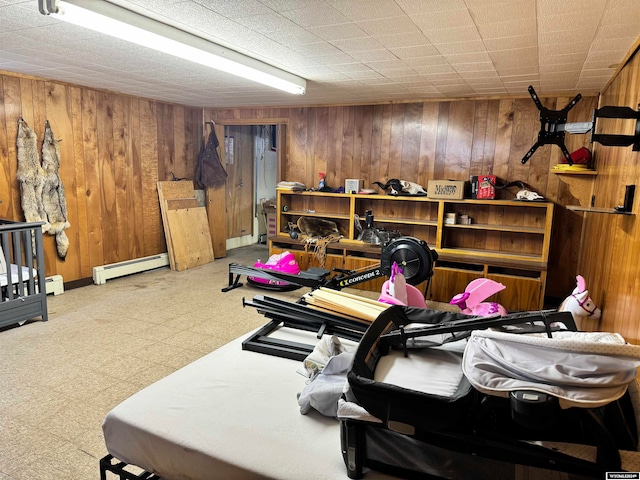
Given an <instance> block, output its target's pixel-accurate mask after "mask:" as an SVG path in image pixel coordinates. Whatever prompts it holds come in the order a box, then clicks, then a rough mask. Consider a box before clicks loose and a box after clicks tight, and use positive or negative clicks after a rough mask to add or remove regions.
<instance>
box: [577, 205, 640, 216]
mask: <svg viewBox="0 0 640 480" xmlns="http://www.w3.org/2000/svg"><path fill="white" fill-rule="evenodd" d="M567 210H571V211H574V212H587V213H608V214H611V215H635V214H634V213H633V212H625V211H622V210H616V209H615V208H589V207H581V206H579V205H568V206H567Z"/></svg>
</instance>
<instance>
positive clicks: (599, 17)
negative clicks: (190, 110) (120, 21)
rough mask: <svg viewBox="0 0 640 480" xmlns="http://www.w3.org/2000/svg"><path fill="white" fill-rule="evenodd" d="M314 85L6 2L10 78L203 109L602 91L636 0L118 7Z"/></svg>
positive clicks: (634, 20)
mask: <svg viewBox="0 0 640 480" xmlns="http://www.w3.org/2000/svg"><path fill="white" fill-rule="evenodd" d="M111 3H115V4H117V5H120V6H122V7H125V8H127V9H130V10H133V11H135V12H138V13H141V14H143V15H146V16H148V17H151V18H153V19H156V20H159V21H161V22H163V23H166V24H169V25H172V26H174V27H177V28H180V29H183V30H186V31H188V32H190V33H193V34H195V35H198V36H201V37H204V38H206V39H209V40H211V41H214V42H217V43H219V44H221V45H223V46H225V47H228V48H231V49H234V50H236V51H238V52H240V53H243V54H245V55H249V56H251V57H254V58H256V59H259V60H261V61H263V62H266V63H268V64H271V65H273V66H276V67H278V68H281V69H283V70H286V71H288V72H291V73H294V74H296V75H299V76H301V77H303V78H305V79H306V80H307V93H306V95H304V96H297V95H290V94H287V93H281V92H279V91H276V90H273V89H271V88H269V87H264V86H262V85H258V84H254V83H253V82H250V81H247V80H242V79H238V78H236V77H233V76H230V75H228V74H224V73H220V72H217V71H214V70H210V69H208V68H206V67H203V66H199V65H194V64H191V63H189V62H187V61H184V60H180V59H176V58H173V57H170V56H167V55H164V54H161V53H157V52H155V51H151V50H148V49H145V48H143V47H139V46H135V45H132V44H129V43H127V42H124V41H122V40H116V39H113V38H111V37H108V36H105V35H102V34H98V33H94V32H92V31H90V30H87V29H83V28H81V27H76V26H73V25H68V24H66V23H64V22H61V21H59V20H57V19H55V18H52V17H48V16H44V15H41V14H40V12H39V11H38V6H37V0H0V25H1V27H0V71H5V72H14V73H19V74H27V75H32V76H35V77H39V78H45V79H52V80H58V81H62V82H68V83H72V84H75V85H82V86H88V87H92V88H98V89H106V90H110V91H114V92H120V93H125V94H130V95H135V96H140V97H146V98H152V99H158V100H163V101H167V102H174V103H179V104H183V105H191V106H198V107H242V106H267V105H273V106H293V105H295V106H298V105H299V106H303V105H328V104H356V103H378V102H389V101H414V100H425V99H432V98H433V99H439V98H458V97H487V96H505V95H527V87H528V86H529V85H533V86H534V87H535V89H536V91H537V92H538V94H540V95H547V94H548V95H564V94H566V95H575V94H576V93H582V94H583V95H587V94H594V93H597V92H599V91H600V90H601V89H602V88H603V87H604V86H605V85H606V83H607V82H608V81H609V79H610V78H611V76H612V74H613V73H614V72H615V70H616V67H617V66H618V64H619V63H620V62H622V61H623V60H624V59H625V58H626V55H627V53H628V52H629V50H630V49H631V48H634V47H635V46H637V41H638V38H639V37H640V1H638V0H524V1H498V0H111Z"/></svg>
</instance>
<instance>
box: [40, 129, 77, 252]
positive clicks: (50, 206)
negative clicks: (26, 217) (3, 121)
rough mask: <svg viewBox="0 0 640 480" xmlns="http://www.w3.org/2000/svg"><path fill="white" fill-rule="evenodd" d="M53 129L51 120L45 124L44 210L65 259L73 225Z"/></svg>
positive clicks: (43, 145) (43, 144) (43, 163)
mask: <svg viewBox="0 0 640 480" xmlns="http://www.w3.org/2000/svg"><path fill="white" fill-rule="evenodd" d="M59 142H60V140H56V139H55V137H54V136H53V131H51V126H50V125H49V120H47V121H46V122H45V124H44V140H43V142H42V169H43V170H44V187H43V189H42V200H43V204H44V211H45V213H46V214H47V220H49V224H50V227H49V233H50V234H51V235H55V236H56V249H57V251H58V256H59V257H60V258H61V259H63V260H64V259H65V257H66V256H67V250H68V249H69V239H68V238H67V234H66V233H64V231H65V230H66V229H67V228H69V227H70V226H71V224H70V223H69V221H68V220H67V218H68V215H67V199H66V197H65V192H64V186H63V185H62V180H60V175H59V174H58V170H59V169H60V147H59V146H58V143H59Z"/></svg>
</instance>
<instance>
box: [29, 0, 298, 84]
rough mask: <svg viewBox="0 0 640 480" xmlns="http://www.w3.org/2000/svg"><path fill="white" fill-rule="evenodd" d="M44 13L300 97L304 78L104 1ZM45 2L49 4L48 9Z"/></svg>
mask: <svg viewBox="0 0 640 480" xmlns="http://www.w3.org/2000/svg"><path fill="white" fill-rule="evenodd" d="M38 2H39V8H40V12H41V13H43V14H45V15H51V16H53V17H56V18H58V19H60V20H64V21H65V22H69V23H72V24H74V25H79V26H81V27H84V28H89V29H91V30H94V31H96V32H100V33H104V34H106V35H110V36H112V37H116V38H120V39H122V40H126V41H128V42H132V43H136V44H138V45H142V46H144V47H147V48H152V49H153V50H157V51H159V52H163V53H167V54H169V55H173V56H175V57H178V58H182V59H185V60H189V61H190V62H194V63H198V64H200V65H204V66H206V67H210V68H215V69H216V70H221V71H223V72H227V73H231V74H233V75H236V76H238V77H242V78H246V79H247V80H252V81H254V82H258V83H261V84H263V85H267V86H269V87H273V88H277V89H280V90H284V91H285V92H289V93H293V94H296V95H304V93H305V91H306V87H307V82H306V80H305V79H304V78H301V77H298V76H296V75H293V74H291V73H289V72H285V71H284V70H280V69H278V68H276V67H273V66H271V65H268V64H266V63H263V62H261V61H259V60H256V59H255V58H251V57H247V56H245V55H242V54H240V53H238V52H234V51H233V50H229V49H227V48H225V47H222V46H220V45H217V44H215V43H213V42H210V41H208V40H205V39H203V38H200V37H197V36H195V35H192V34H190V33H187V32H185V31H183V30H179V29H177V28H174V27H171V26H169V25H165V24H164V23H161V22H157V21H155V20H152V19H150V18H148V17H145V16H142V15H139V14H137V13H135V12H132V11H130V10H127V9H125V8H122V7H120V6H118V5H115V4H113V3H109V2H106V1H104V0H71V1H69V0H64V1H63V0H38ZM43 2H46V8H44V5H43Z"/></svg>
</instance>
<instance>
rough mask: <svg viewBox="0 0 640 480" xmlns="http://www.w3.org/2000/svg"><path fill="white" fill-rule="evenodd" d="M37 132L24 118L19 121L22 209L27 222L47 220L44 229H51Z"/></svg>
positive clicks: (17, 144)
mask: <svg viewBox="0 0 640 480" xmlns="http://www.w3.org/2000/svg"><path fill="white" fill-rule="evenodd" d="M37 144H38V139H37V136H36V133H35V132H34V131H33V130H32V129H31V127H29V125H28V124H27V122H25V121H24V120H23V119H20V120H19V121H18V139H17V141H16V146H17V147H18V175H17V177H18V182H20V193H21V195H22V211H23V213H24V219H25V221H27V222H46V223H45V224H44V225H43V226H42V231H43V232H46V231H47V230H49V223H48V222H47V214H46V213H45V211H44V204H43V203H42V190H43V188H44V170H43V169H42V166H41V165H40V155H39V154H38V145H37Z"/></svg>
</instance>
